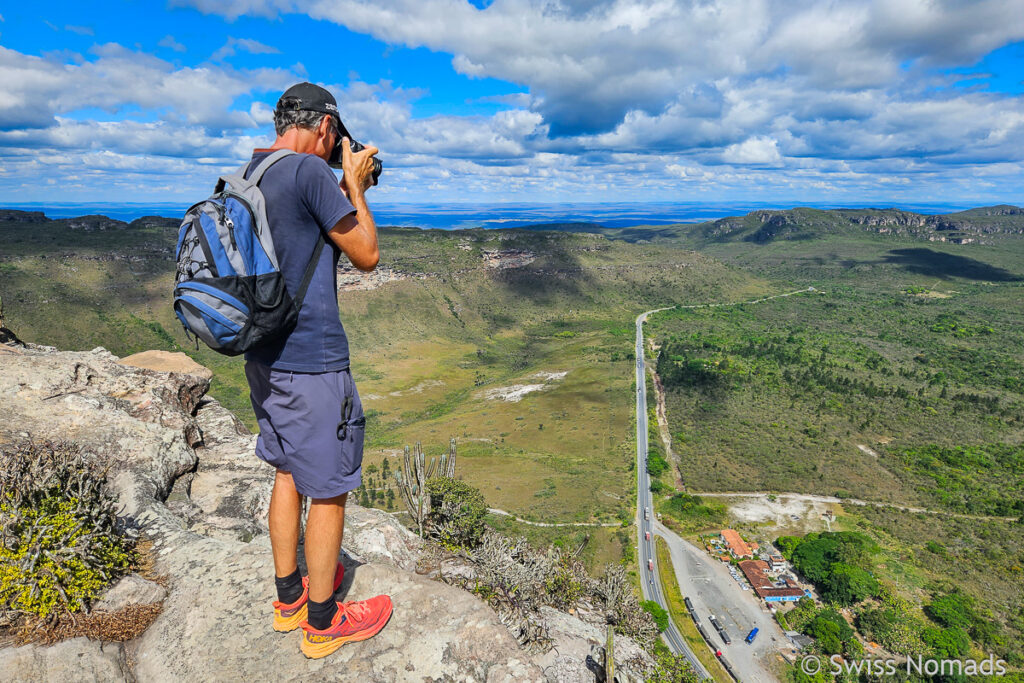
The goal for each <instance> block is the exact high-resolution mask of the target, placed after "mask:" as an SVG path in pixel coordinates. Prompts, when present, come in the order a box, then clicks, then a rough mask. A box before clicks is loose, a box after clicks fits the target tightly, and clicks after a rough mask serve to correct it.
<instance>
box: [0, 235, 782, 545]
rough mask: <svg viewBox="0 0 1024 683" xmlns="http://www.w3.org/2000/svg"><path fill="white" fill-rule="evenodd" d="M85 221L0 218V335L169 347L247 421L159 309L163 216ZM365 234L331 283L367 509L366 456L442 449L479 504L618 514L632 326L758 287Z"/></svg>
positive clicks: (376, 488) (565, 239)
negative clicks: (376, 261) (372, 256)
mask: <svg viewBox="0 0 1024 683" xmlns="http://www.w3.org/2000/svg"><path fill="white" fill-rule="evenodd" d="M80 222H81V221H80ZM95 225H96V226H98V225H100V224H95ZM102 225H103V226H104V228H105V229H102V230H101V229H98V227H95V226H93V225H89V226H87V227H95V229H90V230H84V229H82V228H76V227H73V226H72V225H71V223H70V222H69V221H45V222H42V221H36V222H15V221H7V222H2V223H0V235H2V237H0V239H2V240H3V242H4V244H5V245H6V244H11V245H13V248H12V249H11V250H10V251H8V250H5V251H4V254H3V257H2V260H0V296H2V297H3V302H4V309H5V313H6V318H7V324H8V326H9V327H10V328H11V329H13V330H14V331H15V332H16V333H17V334H19V336H21V337H22V338H23V339H25V340H27V341H31V342H35V343H42V344H50V345H54V346H58V347H61V348H66V349H89V348H93V347H95V346H100V345H102V346H105V347H107V348H108V349H110V350H111V351H112V352H114V353H116V354H118V355H126V354H129V353H133V352H135V351H139V350H143V349H147V348H164V349H172V350H182V351H185V352H186V353H188V354H189V355H191V356H193V357H194V358H195V359H196V360H197V361H199V362H200V363H202V364H204V365H207V366H208V367H210V368H211V369H213V370H214V386H213V388H212V390H211V393H212V394H213V396H215V397H216V398H218V399H219V400H221V401H222V402H223V403H225V405H227V406H228V407H230V408H231V409H232V410H233V411H234V412H235V413H236V414H238V415H239V416H240V417H241V418H242V419H243V420H244V421H246V422H247V423H248V424H250V425H251V426H254V424H253V422H254V421H253V418H252V414H251V408H250V407H249V404H248V389H247V387H246V385H245V380H244V377H243V374H242V361H241V360H240V359H231V358H225V357H222V356H220V355H218V354H216V353H213V352H211V351H209V350H207V349H206V348H205V347H200V348H199V349H196V348H195V347H194V346H193V345H191V344H189V343H188V341H187V340H186V339H185V337H184V335H183V333H182V331H181V326H180V325H179V324H178V322H177V320H176V318H174V315H173V311H172V310H171V308H170V306H169V298H170V296H169V294H170V291H171V280H172V275H173V262H172V260H171V251H172V249H173V243H174V239H175V232H176V221H170V220H164V221H162V222H161V221H156V220H152V221H138V222H136V223H134V224H132V225H130V226H129V225H124V224H117V223H116V222H114V223H110V224H102ZM380 241H381V253H382V260H381V265H380V267H379V269H378V272H377V273H375V274H373V275H363V274H352V273H350V272H345V273H343V275H342V278H341V281H342V283H343V286H344V287H345V289H344V291H342V292H341V294H340V297H339V298H340V303H341V311H342V313H341V315H342V320H343V321H344V323H345V327H346V330H347V332H348V334H349V336H350V341H351V348H352V350H353V358H352V367H353V374H354V376H355V377H356V380H357V382H358V384H359V388H360V393H361V395H362V397H363V400H364V405H365V407H366V409H367V412H368V415H369V420H368V432H367V449H366V466H367V472H368V477H367V480H368V482H367V486H366V487H365V488H366V491H365V494H366V497H365V498H364V500H365V502H367V503H370V504H377V505H380V506H382V507H388V505H389V497H388V495H387V492H386V489H387V488H388V487H390V486H391V485H392V483H393V482H392V481H391V480H390V478H388V477H385V476H383V475H382V473H381V469H380V468H382V466H383V460H384V459H388V460H389V469H392V470H393V469H394V466H396V465H398V464H399V457H400V454H401V452H402V449H403V447H404V446H405V445H407V444H408V445H411V444H413V443H415V442H417V441H420V442H422V444H423V448H424V450H425V451H426V453H427V455H428V456H431V455H437V454H439V453H440V452H442V451H443V450H446V449H447V448H448V440H449V438H450V437H455V438H456V439H457V441H458V449H459V472H460V474H461V475H462V476H464V477H465V478H466V479H467V480H468V481H470V482H471V483H473V484H474V485H476V486H478V487H479V488H480V489H481V490H482V491H483V493H484V496H485V498H486V500H487V504H488V506H490V507H494V508H498V509H502V510H506V511H508V512H510V513H512V514H514V515H516V516H519V517H522V518H525V519H530V520H536V521H542V522H553V523H562V524H582V523H585V524H599V523H605V524H612V523H618V522H619V521H620V520H624V519H628V518H629V517H630V515H631V511H632V496H633V495H634V489H635V483H634V481H635V480H634V474H633V462H634V441H633V427H632V425H633V419H634V416H633V402H632V395H633V389H632V387H633V373H632V360H633V359H632V346H633V329H632V320H633V318H634V317H635V316H636V314H637V313H638V312H640V311H642V310H645V309H647V308H652V307H656V306H663V305H671V304H673V303H677V302H680V303H687V302H692V301H701V300H705V299H708V298H711V299H730V298H733V297H743V296H756V295H759V294H761V293H764V292H766V291H768V289H767V288H768V285H767V283H766V282H765V281H764V280H763V279H761V278H757V277H751V276H750V275H748V274H746V273H744V272H743V271H741V270H739V269H736V268H732V267H729V266H725V265H723V264H722V263H720V262H718V261H717V260H715V259H711V258H707V257H705V256H702V255H699V254H696V253H694V252H692V251H688V250H683V249H680V248H678V247H675V246H673V245H640V244H630V243H627V242H623V241H618V240H609V239H606V238H604V237H602V236H600V235H594V234H566V233H555V232H534V231H528V230H487V231H484V230H467V231H459V232H445V231H439V230H430V231H420V230H417V229H409V228H383V229H382V230H381V234H380ZM371 467H372V469H373V470H375V471H373V472H371V471H370V470H371ZM359 495H361V496H362V495H363V492H360V493H359ZM391 500H393V498H392V499H391ZM392 505H394V503H392ZM399 505H400V504H399ZM396 507H397V506H396ZM494 523H495V525H498V526H500V527H501V528H503V529H505V530H508V531H523V532H525V533H527V534H528V535H529V536H530V537H531V538H534V539H535V540H539V541H553V540H557V541H559V542H561V543H564V544H567V545H568V544H575V543H579V542H582V540H584V539H585V538H587V537H588V536H589V537H590V542H589V543H588V547H587V551H586V552H587V559H588V561H589V562H591V563H592V564H600V563H602V562H606V561H613V560H616V559H619V558H621V557H622V556H623V553H625V552H628V547H629V546H630V545H631V541H630V540H629V538H628V536H627V535H626V534H624V533H622V532H621V531H618V530H616V529H615V528H609V527H597V526H583V527H556V528H551V527H533V526H529V525H522V524H518V523H516V522H514V521H513V520H511V519H510V518H503V517H496V518H495V520H494Z"/></svg>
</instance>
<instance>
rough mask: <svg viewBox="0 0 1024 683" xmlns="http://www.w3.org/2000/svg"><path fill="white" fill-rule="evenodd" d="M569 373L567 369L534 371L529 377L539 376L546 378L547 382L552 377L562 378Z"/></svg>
mask: <svg viewBox="0 0 1024 683" xmlns="http://www.w3.org/2000/svg"><path fill="white" fill-rule="evenodd" d="M568 374H569V371H568V370H566V371H565V372H543V371H541V372H535V373H533V374H532V375H530V377H539V378H540V379H544V380H548V381H549V382H550V381H551V380H553V379H562V378H563V377H565V376H566V375H568Z"/></svg>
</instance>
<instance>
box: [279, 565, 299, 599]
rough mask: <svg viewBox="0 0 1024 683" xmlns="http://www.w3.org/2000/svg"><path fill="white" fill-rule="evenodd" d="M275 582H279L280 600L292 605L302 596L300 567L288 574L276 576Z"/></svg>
mask: <svg viewBox="0 0 1024 683" xmlns="http://www.w3.org/2000/svg"><path fill="white" fill-rule="evenodd" d="M274 583H275V584H277V599H278V601H279V602H283V603H284V604H286V605H290V604H292V603H293V602H295V601H296V600H298V599H299V598H300V597H302V574H299V569H298V567H296V568H295V571H293V572H292V573H291V574H289V575H288V576H275V577H274Z"/></svg>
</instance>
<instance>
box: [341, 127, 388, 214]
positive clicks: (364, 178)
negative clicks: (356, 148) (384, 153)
mask: <svg viewBox="0 0 1024 683" xmlns="http://www.w3.org/2000/svg"><path fill="white" fill-rule="evenodd" d="M379 151H380V150H378V149H377V148H376V147H373V146H372V145H371V146H367V147H366V148H365V149H363V150H362V151H360V152H356V153H355V154H353V153H352V145H351V141H350V140H349V139H348V138H347V137H344V138H342V139H341V169H342V172H343V173H344V176H343V177H342V184H343V187H344V189H346V190H347V192H346V193H345V194H347V195H348V196H349V198H350V199H351V198H352V197H353V195H355V194H362V193H363V192H366V190H367V189H369V188H370V186H371V185H373V155H374V154H376V153H377V152H379Z"/></svg>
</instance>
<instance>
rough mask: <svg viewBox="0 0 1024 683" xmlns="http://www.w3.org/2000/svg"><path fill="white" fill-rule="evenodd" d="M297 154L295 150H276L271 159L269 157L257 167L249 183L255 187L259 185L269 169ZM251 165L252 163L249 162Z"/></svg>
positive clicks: (247, 165)
mask: <svg viewBox="0 0 1024 683" xmlns="http://www.w3.org/2000/svg"><path fill="white" fill-rule="evenodd" d="M295 153H296V152H295V151H294V150H290V149H278V150H275V151H274V153H273V154H271V155H270V156H269V157H267V158H266V159H264V160H263V161H261V162H260V165H259V166H257V167H256V168H255V170H253V172H252V175H250V176H249V178H248V180H249V182H250V183H252V184H253V185H259V183H260V180H262V179H263V174H264V173H266V172H267V169H268V168H270V167H271V166H273V165H274V164H276V163H277V162H278V161H280V160H281V159H284V158H285V157H286V156H290V155H292V154H295ZM249 163H252V162H249ZM245 167H246V168H248V167H249V164H246V165H245ZM243 174H244V171H243Z"/></svg>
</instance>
